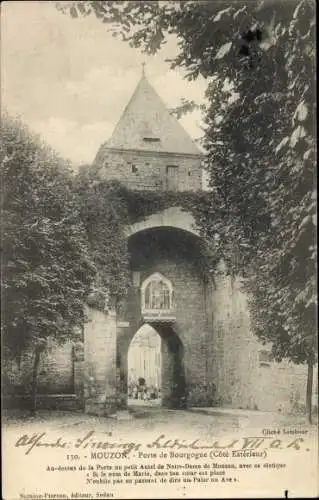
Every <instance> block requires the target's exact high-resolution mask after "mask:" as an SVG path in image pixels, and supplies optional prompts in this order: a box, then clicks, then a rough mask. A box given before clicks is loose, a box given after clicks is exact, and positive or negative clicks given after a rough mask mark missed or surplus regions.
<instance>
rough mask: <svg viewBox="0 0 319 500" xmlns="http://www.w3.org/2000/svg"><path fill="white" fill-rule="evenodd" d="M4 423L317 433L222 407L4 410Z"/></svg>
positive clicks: (289, 420) (296, 418) (285, 418)
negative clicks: (102, 412)
mask: <svg viewBox="0 0 319 500" xmlns="http://www.w3.org/2000/svg"><path fill="white" fill-rule="evenodd" d="M3 424H4V426H5V427H6V428H8V429H12V430H13V429H14V428H15V427H20V426H21V425H23V427H24V428H25V429H27V428H28V429H30V431H32V430H33V428H34V429H35V428H36V429H37V431H40V430H41V429H42V428H43V429H44V428H45V429H46V430H48V429H50V430H51V429H52V430H54V429H59V428H63V429H66V430H72V429H76V430H77V431H78V430H80V429H83V430H84V429H86V428H92V427H94V428H95V429H96V431H104V430H105V428H107V429H109V430H112V431H115V430H116V431H119V432H126V431H127V432H134V431H135V430H136V431H142V432H143V431H153V432H162V431H165V432H166V433H167V432H168V431H170V432H173V433H174V432H175V431H181V430H187V433H191V434H196V435H197V436H198V435H199V434H200V436H201V438H204V439H205V438H208V437H210V436H211V435H214V436H216V435H219V434H224V433H233V432H236V431H241V430H244V429H247V430H248V429H261V428H263V427H267V428H269V427H271V428H275V427H277V426H278V427H282V426H285V427H286V426H290V427H291V426H298V427H302V428H307V429H309V431H310V432H315V430H316V419H315V422H314V424H313V425H312V426H309V424H308V423H307V419H306V417H305V416H304V415H285V414H279V413H272V412H260V411H248V410H233V409H222V408H220V409H219V408H192V409H189V410H168V409H164V408H160V407H156V406H155V407H154V406H153V407H152V406H146V405H145V406H144V405H143V406H142V405H136V406H134V405H132V406H130V407H129V409H128V411H119V412H118V413H117V414H116V415H113V416H112V417H95V416H92V415H86V414H84V413H81V412H66V411H64V412H63V411H47V410H39V411H38V412H37V415H36V416H33V417H31V416H30V414H29V413H28V412H26V411H19V410H15V411H12V410H11V411H5V410H4V411H3Z"/></svg>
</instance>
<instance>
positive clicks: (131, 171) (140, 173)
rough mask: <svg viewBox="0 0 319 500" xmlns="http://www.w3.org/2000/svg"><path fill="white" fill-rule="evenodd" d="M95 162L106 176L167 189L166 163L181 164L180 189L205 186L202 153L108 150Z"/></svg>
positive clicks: (137, 185)
mask: <svg viewBox="0 0 319 500" xmlns="http://www.w3.org/2000/svg"><path fill="white" fill-rule="evenodd" d="M95 165H97V166H101V170H100V175H101V177H102V178H103V179H106V180H111V179H117V180H119V181H121V182H123V183H124V184H125V185H126V186H127V187H129V188H131V189H139V190H145V189H147V190H148V189H157V190H166V189H167V176H166V167H167V166H169V165H172V166H178V171H179V174H178V179H179V181H178V188H179V189H178V190H179V191H187V190H190V191H196V190H199V189H201V183H202V169H201V160H200V157H196V156H191V155H184V156H182V155H177V154H169V153H167V154H166V153H165V154H164V153H154V152H149V153H148V152H141V151H117V150H104V151H103V152H101V153H100V154H99V155H98V156H97V158H96V160H95Z"/></svg>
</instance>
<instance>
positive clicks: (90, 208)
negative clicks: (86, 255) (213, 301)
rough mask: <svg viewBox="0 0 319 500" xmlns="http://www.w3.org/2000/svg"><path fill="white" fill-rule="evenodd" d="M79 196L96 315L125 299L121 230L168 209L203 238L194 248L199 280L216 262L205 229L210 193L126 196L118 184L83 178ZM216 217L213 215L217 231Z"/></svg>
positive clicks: (124, 251)
mask: <svg viewBox="0 0 319 500" xmlns="http://www.w3.org/2000/svg"><path fill="white" fill-rule="evenodd" d="M78 193H79V196H80V203H81V217H82V221H83V222H84V224H85V227H86V231H87V235H88V239H89V243H90V246H91V252H92V258H93V261H94V264H95V266H96V269H97V274H96V280H95V288H94V290H93V291H92V293H91V294H90V296H89V298H88V303H89V305H91V306H93V305H94V306H95V307H97V308H99V309H103V308H104V307H105V305H108V306H115V305H116V304H117V303H118V302H119V301H120V300H121V299H122V298H123V297H124V296H125V295H126V292H127V289H128V287H129V285H130V269H129V258H130V256H129V251H128V238H127V237H126V235H125V232H124V229H125V227H126V226H128V225H131V224H134V223H136V222H139V221H141V220H143V219H144V218H146V217H148V216H150V215H152V214H155V213H158V212H161V211H163V210H165V209H167V208H169V207H177V206H178V207H181V208H182V210H185V211H187V212H190V213H191V214H192V215H193V217H194V219H195V222H196V224H197V225H198V228H199V231H200V233H201V234H202V235H203V236H204V237H205V238H204V239H199V240H198V242H197V243H196V244H197V248H198V250H199V258H198V259H197V262H196V263H197V265H198V266H199V267H200V271H201V272H202V273H204V275H205V273H206V275H207V273H208V272H209V271H210V270H211V268H212V266H214V265H215V263H216V261H217V260H218V259H219V258H220V255H219V246H218V245H217V244H216V245H215V244H214V243H212V242H213V241H214V238H210V240H209V241H210V243H208V240H207V236H208V235H207V234H205V229H204V228H205V227H206V224H205V221H206V220H207V217H210V216H211V214H210V206H211V193H210V197H208V196H207V193H205V192H202V191H198V192H194V191H192V192H189V191H184V192H173V191H138V190H131V189H128V188H127V187H126V186H124V185H123V184H121V183H120V182H118V181H100V180H97V179H96V177H95V178H92V177H91V178H90V177H88V176H87V175H86V176H84V175H82V176H79V179H78ZM219 216H220V214H218V213H215V217H216V224H217V225H218V219H219ZM216 227H217V226H216Z"/></svg>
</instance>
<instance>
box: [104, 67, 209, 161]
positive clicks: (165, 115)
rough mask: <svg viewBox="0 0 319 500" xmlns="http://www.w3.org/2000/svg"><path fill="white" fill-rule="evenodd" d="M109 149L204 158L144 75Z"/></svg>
mask: <svg viewBox="0 0 319 500" xmlns="http://www.w3.org/2000/svg"><path fill="white" fill-rule="evenodd" d="M105 146H106V147H107V148H115V149H133V150H140V151H155V152H166V153H177V154H189V155H196V156H198V155H201V154H202V153H201V151H200V150H199V149H198V147H197V146H196V144H195V142H194V141H193V140H192V139H191V138H190V136H189V135H188V133H187V132H186V131H185V130H184V128H183V127H182V126H181V124H180V123H179V122H178V120H177V119H176V118H175V117H174V116H172V115H171V114H170V113H169V111H168V109H167V108H166V106H165V104H164V102H163V101H162V100H161V98H160V97H159V96H158V94H157V93H156V92H155V90H154V89H153V87H152V86H151V85H150V83H149V81H148V80H147V78H146V76H145V75H144V73H143V75H142V77H141V80H140V81H139V83H138V85H137V87H136V89H135V92H134V93H133V95H132V97H131V99H130V101H129V103H128V104H127V106H126V108H125V110H124V112H123V114H122V116H121V118H120V120H119V122H118V124H117V125H116V127H115V129H114V132H113V135H112V137H111V138H110V139H109V141H108V142H107V143H106V144H105Z"/></svg>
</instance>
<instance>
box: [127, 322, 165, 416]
mask: <svg viewBox="0 0 319 500" xmlns="http://www.w3.org/2000/svg"><path fill="white" fill-rule="evenodd" d="M161 358H162V353H161V337H160V336H159V334H158V333H157V331H156V330H155V329H154V328H153V327H152V326H150V325H148V324H145V325H143V326H142V327H141V328H140V329H139V330H138V331H137V332H136V334H135V335H134V337H133V339H132V341H131V343H130V346H129V350H128V355H127V364H128V370H127V397H128V404H129V405H152V406H159V405H160V404H161V386H162V366H161V365H162V361H161Z"/></svg>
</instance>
